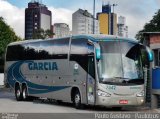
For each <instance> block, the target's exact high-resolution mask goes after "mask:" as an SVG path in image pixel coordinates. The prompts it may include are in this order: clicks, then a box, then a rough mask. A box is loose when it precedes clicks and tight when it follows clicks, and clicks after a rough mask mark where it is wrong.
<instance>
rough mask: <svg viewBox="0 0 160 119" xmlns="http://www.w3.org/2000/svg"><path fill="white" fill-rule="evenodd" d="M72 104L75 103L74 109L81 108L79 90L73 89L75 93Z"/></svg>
mask: <svg viewBox="0 0 160 119" xmlns="http://www.w3.org/2000/svg"><path fill="white" fill-rule="evenodd" d="M74 105H75V108H76V109H80V108H81V95H80V92H79V91H78V90H77V91H75V94H74Z"/></svg>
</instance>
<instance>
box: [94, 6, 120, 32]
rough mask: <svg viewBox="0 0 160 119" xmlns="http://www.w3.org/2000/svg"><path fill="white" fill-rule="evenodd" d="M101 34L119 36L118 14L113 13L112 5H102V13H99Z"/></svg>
mask: <svg viewBox="0 0 160 119" xmlns="http://www.w3.org/2000/svg"><path fill="white" fill-rule="evenodd" d="M97 19H98V20H99V30H100V34H108V35H116V34H117V14H115V13H111V5H110V4H107V5H102V12H100V13H97Z"/></svg>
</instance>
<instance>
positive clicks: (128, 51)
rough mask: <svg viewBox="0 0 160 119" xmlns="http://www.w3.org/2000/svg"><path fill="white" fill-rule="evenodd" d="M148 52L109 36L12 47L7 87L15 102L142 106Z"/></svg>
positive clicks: (137, 44)
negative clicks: (37, 99)
mask: <svg viewBox="0 0 160 119" xmlns="http://www.w3.org/2000/svg"><path fill="white" fill-rule="evenodd" d="M152 60H153V54H152V52H151V50H150V49H149V48H148V47H146V46H143V45H142V44H141V43H140V42H139V41H138V40H135V39H130V38H121V37H117V36H108V35H76V36H70V37H65V38H59V39H46V40H41V39H37V40H26V41H20V42H13V43H10V44H9V45H8V47H7V50H6V56H5V71H4V72H5V84H8V85H9V86H10V87H11V88H12V89H13V90H14V92H15V97H16V100H17V101H22V100H27V99H29V98H31V97H40V98H47V99H55V100H58V101H63V102H68V103H73V104H74V105H75V107H76V108H80V107H81V106H82V105H84V104H85V105H97V106H105V107H124V106H140V105H143V104H144V103H145V79H144V71H143V68H144V66H145V65H146V64H147V63H149V62H151V61H152Z"/></svg>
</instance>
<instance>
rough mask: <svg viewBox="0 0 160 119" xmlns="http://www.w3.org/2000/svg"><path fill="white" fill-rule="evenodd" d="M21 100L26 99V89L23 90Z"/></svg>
mask: <svg viewBox="0 0 160 119" xmlns="http://www.w3.org/2000/svg"><path fill="white" fill-rule="evenodd" d="M23 99H26V89H24V90H23Z"/></svg>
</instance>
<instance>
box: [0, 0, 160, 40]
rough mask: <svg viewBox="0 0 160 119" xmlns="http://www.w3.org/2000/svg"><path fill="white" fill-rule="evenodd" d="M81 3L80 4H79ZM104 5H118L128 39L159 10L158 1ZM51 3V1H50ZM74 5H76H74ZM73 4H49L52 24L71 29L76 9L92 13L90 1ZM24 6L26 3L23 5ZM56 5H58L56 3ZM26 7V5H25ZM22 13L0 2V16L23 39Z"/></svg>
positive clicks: (98, 9)
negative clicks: (63, 5)
mask: <svg viewBox="0 0 160 119" xmlns="http://www.w3.org/2000/svg"><path fill="white" fill-rule="evenodd" d="M80 1H81V2H80ZM102 1H103V0H96V12H101V5H102ZM104 1H106V3H108V1H110V4H113V3H116V4H118V6H117V7H115V12H116V13H117V15H118V16H120V15H122V16H124V17H126V23H127V25H128V27H129V32H128V34H129V37H134V36H135V35H136V33H137V32H138V31H139V30H142V29H143V26H144V25H145V23H147V22H149V21H150V20H151V19H152V16H153V15H154V13H155V12H157V10H158V9H159V5H160V1H159V0H104ZM50 2H51V1H50ZM46 3H47V2H46ZM62 3H64V1H62ZM75 3H76V4H75ZM75 3H74V4H75V5H73V4H72V5H71V4H69V5H71V6H69V5H68V3H66V4H67V5H68V7H66V6H67V5H66V6H65V8H61V7H62V4H59V5H58V6H57V7H56V8H55V7H53V5H51V4H49V5H47V6H49V7H48V9H49V10H51V11H52V23H60V22H64V23H67V24H69V26H70V28H72V13H73V12H74V11H76V10H78V8H82V9H87V10H88V11H89V12H91V13H92V12H93V9H92V6H93V4H92V3H93V2H92V0H91V1H90V2H89V1H88V0H87V2H85V1H84V0H76V2H75ZM24 4H26V3H24ZM57 4H58V3H57ZM26 6H27V5H26ZM24 11H25V8H19V7H16V6H14V5H12V4H10V3H9V2H8V1H6V0H0V16H2V17H3V18H4V19H5V21H6V22H7V23H8V24H9V25H10V26H11V27H12V28H13V29H14V30H15V32H16V33H17V35H19V36H21V37H22V38H24Z"/></svg>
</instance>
